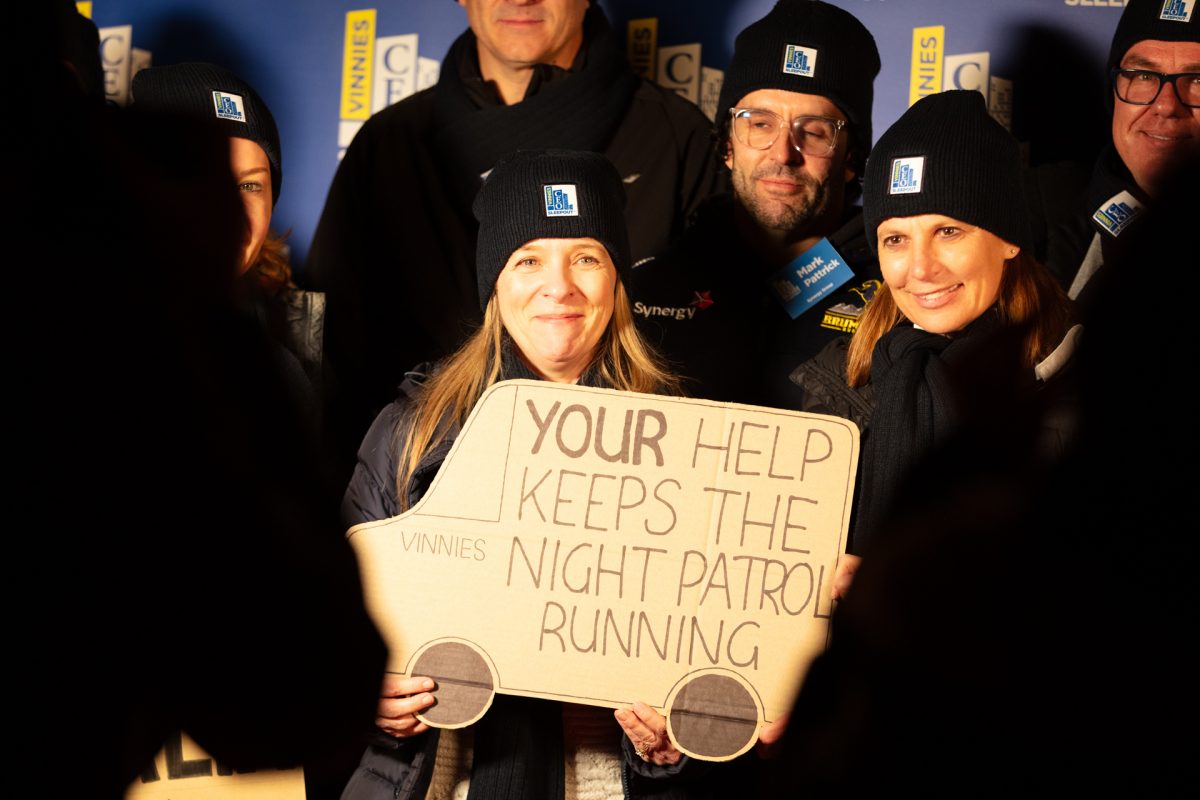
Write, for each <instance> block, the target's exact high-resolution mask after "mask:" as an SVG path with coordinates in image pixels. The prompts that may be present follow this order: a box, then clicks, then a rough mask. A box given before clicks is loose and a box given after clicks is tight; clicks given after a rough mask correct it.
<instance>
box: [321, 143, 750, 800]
mask: <svg viewBox="0 0 1200 800" xmlns="http://www.w3.org/2000/svg"><path fill="white" fill-rule="evenodd" d="M623 206H624V187H623V186H622V184H621V180H620V177H619V176H618V175H617V172H616V170H615V169H614V168H613V167H612V166H611V165H610V164H609V163H608V162H607V161H606V160H605V159H604V157H603V156H600V155H597V154H594V153H582V152H569V151H540V152H532V153H517V154H514V155H512V156H510V157H508V158H507V159H505V160H503V161H501V162H500V163H498V164H497V165H496V167H495V168H494V169H493V170H492V172H491V173H490V174H489V176H488V178H487V180H486V182H485V183H484V185H483V187H482V188H481V189H480V192H479V195H478V197H477V198H476V200H475V204H474V211H475V215H476V217H478V219H479V223H480V225H479V241H478V246H477V252H476V270H477V276H478V283H479V300H480V305H481V306H482V307H483V310H484V322H483V326H482V327H481V328H480V329H479V331H477V332H476V333H475V334H474V336H472V337H471V338H470V339H469V340H468V341H467V342H466V344H464V345H463V347H462V348H461V349H459V351H458V352H457V353H455V354H454V355H452V356H450V357H449V358H448V359H446V360H445V361H443V362H442V363H440V364H438V365H437V366H435V367H433V368H432V369H431V370H426V369H423V368H419V369H418V370H417V371H416V372H412V373H409V379H408V380H407V381H406V382H405V385H404V386H403V387H402V393H403V395H404V396H403V397H402V398H401V399H400V400H398V401H397V402H395V403H393V404H392V405H391V406H389V407H388V408H386V409H385V410H384V411H383V413H382V414H380V416H379V418H378V419H377V420H376V421H375V424H374V425H373V426H372V428H371V431H370V432H369V433H368V434H367V437H366V439H365V440H364V442H363V445H362V447H361V448H360V450H359V464H358V466H357V468H356V470H355V474H354V478H353V480H352V481H351V484H350V487H349V488H348V490H347V492H346V497H345V501H344V505H343V511H344V516H345V518H346V521H347V522H348V523H349V524H357V523H360V522H366V521H369V520H377V519H386V518H390V517H393V516H396V515H398V514H400V513H402V512H403V511H405V510H406V509H408V508H410V507H411V506H412V505H413V504H415V503H416V501H417V500H419V499H420V498H421V497H422V495H423V494H424V493H425V492H426V491H427V489H428V488H429V486H430V483H431V482H432V480H433V478H434V476H435V475H436V473H437V471H438V469H439V468H440V466H441V464H442V461H443V460H444V459H445V457H446V455H447V453H448V451H449V449H450V446H451V444H452V442H453V441H454V439H455V437H456V436H457V434H458V431H459V430H460V427H461V425H462V424H463V423H464V422H465V420H466V418H467V416H468V414H469V413H470V411H471V409H472V407H473V406H474V405H475V403H476V402H477V401H478V399H479V398H480V396H481V395H482V394H483V392H484V390H486V389H487V388H488V387H489V386H491V385H492V384H494V383H496V382H497V381H500V380H505V379H513V378H525V379H540V380H548V381H556V382H566V383H579V384H583V385H589V386H601V387H611V388H616V389H622V390H629V391H639V392H660V393H661V392H674V391H675V389H676V381H675V379H674V378H673V377H672V376H671V375H670V374H669V373H667V372H666V371H665V370H664V369H663V367H662V365H661V364H660V362H659V360H658V358H657V356H656V355H655V354H654V353H653V352H652V351H651V350H650V349H649V348H648V347H647V346H646V345H645V344H644V343H643V342H642V340H641V338H640V336H639V335H638V333H637V331H636V330H635V328H634V323H633V315H632V312H631V310H630V306H629V301H628V299H627V298H626V295H625V290H624V279H625V278H626V277H627V275H628V271H629V269H630V257H629V244H628V237H627V234H626V231H625V221H624V216H623ZM417 613H419V612H417ZM434 689H435V685H434V681H433V680H432V679H430V678H426V677H421V676H411V677H394V678H392V679H390V680H389V681H388V682H387V683H386V684H385V686H384V689H383V698H382V699H381V701H380V704H379V716H378V719H377V721H376V723H377V726H378V729H379V735H376V736H375V738H374V740H373V741H372V743H371V746H370V747H368V749H367V752H366V754H365V755H364V756H363V761H362V765H361V767H360V769H359V770H358V771H357V772H356V774H355V775H354V777H352V778H351V780H350V782H349V784H348V785H347V787H346V792H345V794H344V795H343V796H344V797H348V798H362V797H376V796H378V797H385V796H386V797H388V798H393V797H405V798H422V797H450V796H454V797H460V796H464V795H465V796H467V797H471V798H474V797H480V798H484V797H486V798H548V799H552V798H553V799H557V798H563V797H574V796H582V794H583V793H584V792H583V790H584V789H586V794H588V796H595V797H616V798H620V797H664V798H666V797H677V798H692V797H707V796H717V793H718V792H719V791H720V790H719V789H718V788H717V786H716V785H715V782H714V781H713V780H712V778H713V777H714V770H717V771H718V773H717V774H723V773H726V772H728V769H729V768H728V767H725V766H721V765H715V764H712V763H706V762H699V761H692V760H690V759H688V758H687V757H686V756H684V755H683V754H681V753H680V752H679V751H678V750H677V749H676V748H675V747H674V745H673V744H672V743H671V741H670V739H669V737H668V735H667V725H666V720H665V719H664V718H663V717H662V715H660V714H659V713H658V712H657V711H655V710H654V709H652V708H651V707H649V706H647V705H645V704H643V703H636V704H634V705H633V707H632V708H625V709H618V710H617V711H616V712H615V717H616V720H615V722H614V719H613V712H611V711H609V710H607V709H602V708H595V707H591V706H580V705H573V704H566V703H557V702H550V701H545V700H531V699H526V698H519V697H512V696H508V695H497V696H496V697H495V700H494V702H493V704H492V707H491V709H490V710H489V711H488V712H487V713H486V714H484V715H483V717H482V718H481V719H480V720H479V721H478V722H476V723H475V724H474V725H472V726H470V727H469V728H465V729H463V730H462V731H455V730H449V731H446V730H443V731H437V730H431V729H429V727H428V726H427V725H426V724H425V723H424V722H422V721H421V720H419V719H418V718H417V715H418V714H420V713H421V712H423V711H428V710H429V709H431V708H432V707H433V705H434V702H435V701H434V696H433V694H432V692H433V691H434ZM701 775H703V776H704V779H705V780H704V783H703V784H700V783H699V782H698V781H697V777H698V776H701Z"/></svg>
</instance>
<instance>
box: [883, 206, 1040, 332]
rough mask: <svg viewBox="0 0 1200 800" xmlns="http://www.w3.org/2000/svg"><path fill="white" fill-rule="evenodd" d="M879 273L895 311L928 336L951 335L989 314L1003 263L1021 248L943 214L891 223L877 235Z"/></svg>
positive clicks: (996, 293)
mask: <svg viewBox="0 0 1200 800" xmlns="http://www.w3.org/2000/svg"><path fill="white" fill-rule="evenodd" d="M876 236H877V239H878V243H879V269H880V271H881V272H882V273H883V280H884V282H885V283H886V284H887V285H888V288H889V289H890V290H891V293H892V298H893V299H894V300H895V302H896V306H897V308H899V309H900V312H901V313H902V314H904V316H905V317H907V318H908V319H909V320H910V321H911V322H912V323H913V324H915V325H917V326H919V327H921V328H923V329H925V330H927V331H929V332H930V333H953V332H955V331H960V330H962V329H963V328H965V327H966V326H967V325H970V324H971V323H972V322H974V321H975V320H976V319H978V318H979V317H980V316H982V315H983V312H985V311H987V310H988V308H989V307H990V306H991V305H992V303H994V302H996V297H997V296H998V295H999V293H1000V279H1001V277H1002V276H1003V275H1004V263H1005V261H1007V260H1008V259H1010V258H1013V257H1015V256H1016V255H1017V253H1019V252H1020V248H1019V247H1017V246H1016V245H1014V244H1010V243H1008V242H1006V241H1004V240H1003V239H1001V238H1000V237H999V236H996V235H995V234H992V233H990V232H988V231H986V230H984V229H983V228H980V227H976V226H974V225H968V224H967V223H965V222H959V221H958V220H956V219H952V218H951V217H946V216H942V215H941V214H921V215H919V216H916V217H892V218H891V219H886V220H884V221H883V222H882V223H881V224H880V226H879V230H878V231H877V233H876Z"/></svg>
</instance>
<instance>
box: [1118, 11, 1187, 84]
mask: <svg viewBox="0 0 1200 800" xmlns="http://www.w3.org/2000/svg"><path fill="white" fill-rule="evenodd" d="M1197 17H1200V9H1197V8H1196V6H1195V5H1194V4H1193V5H1192V6H1191V9H1189V8H1188V6H1187V5H1185V4H1184V2H1183V0H1129V2H1128V4H1127V5H1126V6H1125V10H1124V11H1122V12H1121V20H1120V21H1119V22H1118V23H1117V30H1116V33H1114V34H1113V40H1112V49H1110V50H1109V52H1108V66H1109V68H1110V69H1111V68H1112V67H1116V66H1120V64H1121V59H1122V58H1124V57H1125V54H1126V53H1127V52H1129V48H1131V47H1133V46H1134V45H1135V44H1137V43H1138V42H1141V41H1145V40H1146V39H1155V40H1158V41H1163V42H1196V41H1200V23H1197V21H1196V19H1197Z"/></svg>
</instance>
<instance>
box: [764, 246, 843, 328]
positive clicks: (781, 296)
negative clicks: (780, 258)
mask: <svg viewBox="0 0 1200 800" xmlns="http://www.w3.org/2000/svg"><path fill="white" fill-rule="evenodd" d="M853 277H854V270H852V269H850V268H849V267H848V266H846V262H845V260H844V259H843V258H842V256H841V254H840V253H838V251H837V250H835V249H834V247H833V245H831V244H830V243H829V240H828V239H822V240H821V241H819V242H817V243H816V244H815V245H813V246H812V247H810V248H808V249H807V250H805V251H804V252H803V253H801V254H800V255H798V256H796V258H795V259H793V260H792V262H791V263H790V264H788V265H787V266H786V267H784V268H783V269H781V270H779V271H778V272H776V273H775V274H774V275H771V276H770V277H769V278H768V279H767V281H768V283H769V284H770V286H771V291H772V292H773V293H774V294H775V297H776V299H778V300H779V302H780V304H781V305H783V308H784V310H785V311H787V313H788V316H790V317H791V318H792V319H796V318H797V317H799V316H800V315H801V314H803V313H804V312H805V311H808V310H809V309H810V308H812V307H813V306H815V305H816V304H817V303H819V302H821V301H822V300H824V299H825V298H826V297H828V296H829V295H831V294H833V292H834V290H835V289H837V288H838V287H840V286H842V285H844V284H845V283H846V282H847V281H848V280H850V279H851V278H853Z"/></svg>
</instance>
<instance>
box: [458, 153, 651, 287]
mask: <svg viewBox="0 0 1200 800" xmlns="http://www.w3.org/2000/svg"><path fill="white" fill-rule="evenodd" d="M472 210H473V211H474V212H475V218H476V219H477V220H479V239H478V241H477V243H476V247H475V274H476V277H477V278H478V281H479V307H480V308H487V304H488V300H490V299H491V297H492V292H493V290H494V289H495V288H496V278H497V277H499V275H500V273H501V271H503V269H504V265H505V264H506V263H508V259H509V257H510V256H511V255H512V254H513V253H514V252H515V251H516V250H517V248H519V247H521V245H523V244H525V243H526V242H531V241H533V240H534V239H595V240H596V241H598V242H600V243H601V244H602V245H604V247H605V249H607V250H608V255H609V257H610V258H611V259H612V262H613V266H614V267H616V269H617V274H618V275H619V276H620V278H621V280H622V281H623V282H625V283H628V281H629V270H630V261H631V259H630V255H629V233H628V230H627V229H626V227H625V185H624V184H623V183H622V182H621V176H620V175H618V174H617V170H616V168H615V167H614V166H613V165H612V163H611V162H609V160H608V159H607V158H606V157H605V156H603V155H601V154H600V153H592V152H586V151H580V150H522V151H518V152H516V153H512V154H511V155H508V156H505V157H504V158H502V159H501V160H500V161H498V162H497V163H496V166H495V167H493V168H492V171H491V172H490V173H488V176H487V179H486V180H485V181H484V182H483V186H482V187H480V189H479V193H478V194H477V195H476V196H475V203H474V205H473V206H472Z"/></svg>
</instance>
